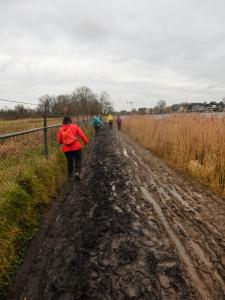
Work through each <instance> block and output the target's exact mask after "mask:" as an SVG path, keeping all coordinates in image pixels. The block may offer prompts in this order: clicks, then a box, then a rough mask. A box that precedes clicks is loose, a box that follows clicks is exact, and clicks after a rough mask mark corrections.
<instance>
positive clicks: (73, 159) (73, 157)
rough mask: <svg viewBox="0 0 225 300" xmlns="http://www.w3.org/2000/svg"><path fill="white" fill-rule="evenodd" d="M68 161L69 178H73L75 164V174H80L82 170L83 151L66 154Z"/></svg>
mask: <svg viewBox="0 0 225 300" xmlns="http://www.w3.org/2000/svg"><path fill="white" fill-rule="evenodd" d="M65 155H66V159H67V170H68V176H69V177H72V176H73V169H74V163H75V172H80V170H81V150H75V151H68V152H65Z"/></svg>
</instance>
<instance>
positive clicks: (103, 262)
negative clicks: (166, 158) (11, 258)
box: [7, 127, 225, 300]
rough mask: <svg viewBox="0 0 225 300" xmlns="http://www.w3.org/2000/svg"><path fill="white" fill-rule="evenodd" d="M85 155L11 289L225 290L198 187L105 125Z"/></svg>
mask: <svg viewBox="0 0 225 300" xmlns="http://www.w3.org/2000/svg"><path fill="white" fill-rule="evenodd" d="M87 157H88V160H87ZM84 160H85V161H86V167H85V169H84V172H83V175H82V177H83V181H82V182H81V183H80V184H79V183H75V182H71V183H70V184H68V187H67V193H66V194H62V195H61V196H59V198H58V199H57V200H56V202H55V204H54V205H53V208H52V210H51V211H50V214H49V216H47V218H46V220H45V222H44V226H42V229H41V231H40V234H39V237H37V238H36V239H34V241H33V242H32V244H33V245H32V248H31V251H30V253H31V252H32V249H33V259H29V257H27V258H25V262H24V266H25V268H24V267H22V268H21V270H19V272H18V275H17V278H16V282H15V284H14V285H13V286H12V287H11V289H10V293H9V297H8V298H7V299H23V300H24V299H26V300H39V299H63V300H72V299H93V300H98V299H100V300H101V299H102V300H107V299H118V300H127V299H141V300H142V299H143V300H145V299H146V300H149V299H163V300H170V299H171V300H172V299H182V300H183V299H184V300H185V299H186V300H188V299H196V300H197V299H216V300H217V299H224V290H223V288H224V281H223V279H222V278H223V274H224V273H223V272H224V270H223V266H224V265H223V264H224V263H225V261H224V262H222V257H223V250H224V248H223V247H224V240H223V235H222V231H221V230H220V229H221V228H222V226H221V225H220V224H217V222H214V223H213V224H206V222H205V219H204V218H205V215H207V214H206V213H204V214H202V211H203V210H206V209H207V207H206V208H203V207H202V203H203V201H202V202H201V199H202V196H201V195H202V193H201V189H200V188H199V189H196V190H194V191H192V189H191V188H190V183H189V182H186V181H185V182H184V181H183V179H182V178H181V177H180V176H178V175H177V174H176V173H175V172H174V171H172V170H170V169H169V168H168V167H166V166H164V165H163V163H162V162H161V161H159V160H157V159H156V158H154V157H153V156H152V155H151V154H150V153H149V152H148V151H145V150H144V149H143V148H141V147H139V146H138V145H136V144H134V143H133V142H132V141H131V140H129V139H128V138H127V137H126V136H124V135H123V134H119V135H118V133H117V132H116V131H114V130H109V129H108V128H107V127H104V128H102V129H101V130H100V132H99V135H98V136H97V137H95V139H94V142H93V145H91V146H90V148H89V149H88V152H87V154H86V156H85V157H84ZM159 162H160V163H159ZM194 192H196V194H195V193H194ZM204 197H205V195H204ZM207 197H208V196H207ZM199 199H200V200H199ZM199 202H200V203H199ZM211 206H212V205H211ZM216 209H217V207H215V210H216ZM46 224H47V225H46ZM194 251H195V252H194ZM28 253H29V251H28ZM196 253H197V254H196ZM24 269H25V270H26V272H23V270H24Z"/></svg>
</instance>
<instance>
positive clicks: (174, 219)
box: [120, 135, 225, 299]
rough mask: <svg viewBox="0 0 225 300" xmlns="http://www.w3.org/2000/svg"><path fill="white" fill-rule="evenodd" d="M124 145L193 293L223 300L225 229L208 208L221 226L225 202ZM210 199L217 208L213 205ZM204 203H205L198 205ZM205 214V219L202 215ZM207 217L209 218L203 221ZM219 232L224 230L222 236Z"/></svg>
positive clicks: (128, 142) (125, 141) (145, 153)
mask: <svg viewBox="0 0 225 300" xmlns="http://www.w3.org/2000/svg"><path fill="white" fill-rule="evenodd" d="M120 142H121V143H122V147H124V148H126V151H127V153H128V155H127V157H129V158H130V159H131V161H133V162H136V164H137V163H138V165H139V168H137V169H139V170H141V171H140V172H139V176H140V177H141V179H140V180H139V182H142V184H143V183H145V184H144V185H145V187H142V192H143V193H144V195H145V197H146V198H147V199H148V200H151V201H150V202H151V203H152V205H153V207H154V208H155V211H156V213H157V215H158V216H159V217H160V219H161V221H162V223H164V226H165V229H166V230H167V232H168V234H169V235H170V238H171V240H172V241H173V242H174V244H175V245H176V248H177V249H178V251H179V252H180V257H181V259H182V260H183V264H184V269H185V268H186V270H187V275H189V277H190V279H192V285H193V287H195V289H196V290H197V291H199V293H200V295H201V297H202V299H225V282H224V279H225V273H224V272H225V264H224V260H225V239H224V235H223V233H224V227H223V225H224V223H223V222H222V224H221V222H214V224H210V223H211V222H210V221H211V217H212V215H211V214H212V211H211V210H209V209H208V208H207V206H205V205H206V203H209V204H210V205H211V206H214V207H213V212H214V218H215V219H216V218H217V217H218V216H220V218H219V220H222V216H224V219H225V202H224V199H221V198H219V197H218V196H216V195H214V194H213V193H212V192H210V191H207V193H205V192H204V187H201V186H198V184H197V183H196V189H195V185H194V186H193V182H190V181H189V182H188V180H187V179H186V178H184V177H183V176H181V175H178V174H176V172H174V171H173V170H171V169H170V168H169V167H168V166H166V165H165V164H164V163H163V162H162V161H160V160H159V159H158V158H156V157H154V156H153V155H152V154H151V153H150V152H148V151H146V150H144V149H143V148H141V147H140V146H138V145H136V144H134V143H133V142H132V141H131V140H129V139H128V138H127V137H126V136H124V135H122V136H121V139H120ZM134 149H135V150H134ZM137 153H138V154H137ZM146 157H147V159H146ZM136 164H135V163H134V165H136ZM197 187H198V188H197ZM199 189H202V190H200V191H199ZM196 195H197V196H198V197H197V199H196ZM210 196H212V198H213V200H214V199H215V201H217V202H218V203H219V205H218V204H216V202H215V203H214V202H212V199H211V197H210ZM203 197H204V198H205V199H204V201H199V200H202V198H203ZM199 202H200V203H199ZM201 202H202V203H201ZM203 203H204V204H203ZM213 204H215V205H213ZM203 209H204V214H201V213H202V211H203ZM205 216H208V217H209V218H208V219H207V218H206V219H203V217H205ZM223 221H224V220H223ZM221 225H222V226H221ZM218 227H220V229H221V227H222V230H220V232H219V230H218ZM196 233H197V234H196ZM178 237H179V239H178ZM184 251H185V252H184Z"/></svg>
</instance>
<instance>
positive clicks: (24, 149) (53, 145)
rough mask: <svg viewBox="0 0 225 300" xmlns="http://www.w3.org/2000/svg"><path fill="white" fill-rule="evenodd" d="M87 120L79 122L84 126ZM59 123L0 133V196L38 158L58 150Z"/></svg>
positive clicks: (8, 189) (51, 154)
mask: <svg viewBox="0 0 225 300" xmlns="http://www.w3.org/2000/svg"><path fill="white" fill-rule="evenodd" d="M86 123H87V121H86V122H85V121H83V122H81V123H80V126H82V127H83V126H86V125H87V124H86ZM59 127H60V124H57V125H54V126H47V127H42V128H37V129H32V130H26V131H22V132H15V133H11V134H6V135H0V196H1V194H2V193H4V192H6V191H10V190H12V189H13V187H14V186H15V185H16V181H17V178H18V176H20V174H22V173H23V172H25V171H26V170H27V169H28V168H32V166H35V164H36V163H37V161H38V160H40V159H44V158H45V159H47V158H48V159H51V157H52V156H53V155H54V154H55V153H56V152H57V151H59V145H58V143H57V139H56V136H57V131H58V129H59Z"/></svg>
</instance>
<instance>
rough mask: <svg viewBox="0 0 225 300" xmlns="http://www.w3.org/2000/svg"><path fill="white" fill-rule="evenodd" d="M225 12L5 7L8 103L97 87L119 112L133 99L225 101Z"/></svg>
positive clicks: (176, 0)
mask: <svg viewBox="0 0 225 300" xmlns="http://www.w3.org/2000/svg"><path fill="white" fill-rule="evenodd" d="M224 9H225V3H224V2H223V1H222V0H217V1H215V2H212V1H211V0H205V1H203V0H199V1H194V0H182V1H180V0H170V1H168V0H158V1H157V0H154V1H148V0H132V1H128V0H120V1H119V0H108V1H104V0H93V1H90V0H83V1H81V0H74V1H72V0H66V1H62V0H54V1H53V0H51V1H44V0H39V1H37V0H33V1H28V0H19V1H15V0H10V1H2V0H1V1H0V37H1V49H0V70H1V73H0V79H1V81H0V82H1V85H0V87H1V94H2V95H1V97H4V96H7V97H12V98H16V97H17V96H20V97H24V98H27V97H29V98H38V97H39V96H41V95H42V94H45V93H54V94H57V93H61V92H65V93H67V92H71V89H73V88H74V87H75V86H77V85H81V84H85V85H88V84H89V85H90V86H91V87H92V88H93V89H94V90H97V91H101V90H106V89H107V90H109V92H110V94H111V95H112V100H113V101H114V102H115V106H116V107H118V108H122V107H123V105H124V104H121V103H124V102H123V101H121V99H126V98H129V99H133V100H134V102H135V103H136V106H142V105H147V104H148V105H149V106H153V105H155V103H156V102H157V101H158V99H159V98H160V97H162V96H163V97H165V98H166V100H167V102H168V103H172V102H176V101H184V100H186V99H187V100H188V101H191V100H204V99H206V98H207V97H212V98H218V99H220V98H222V97H223V96H224V94H225V91H224V88H223V86H224V83H225V82H224V78H225V74H224V73H225V70H224V67H223V63H222V62H223V61H224V59H225V52H224V46H225V42H224V41H225V26H224V25H225V24H224V23H225V20H224V16H223V12H224ZM30 87H32V88H31V89H30ZM124 101H125V100H124ZM125 102H126V101H125Z"/></svg>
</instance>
